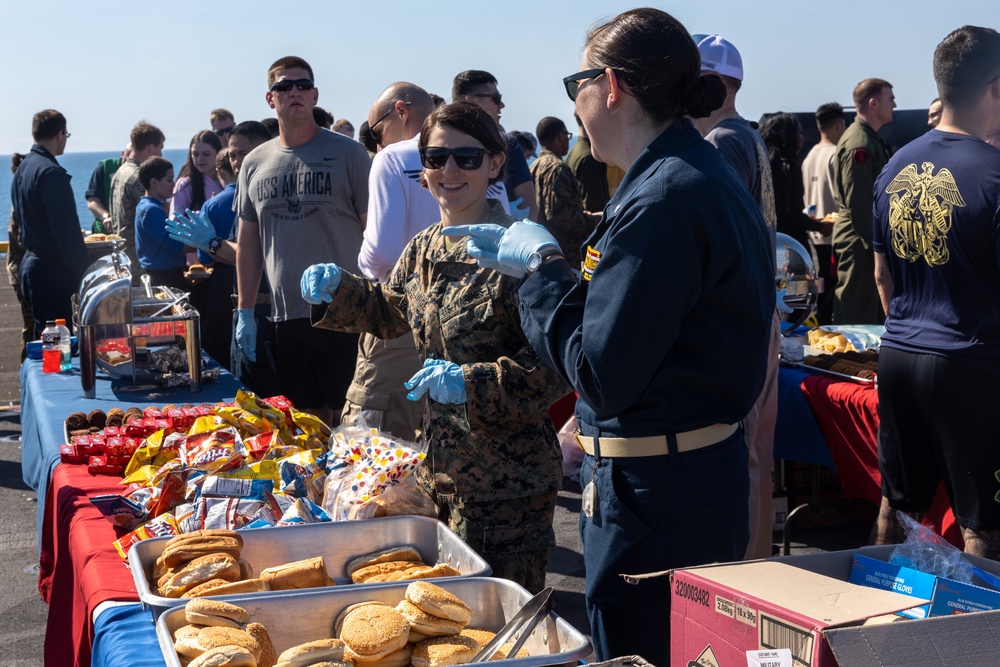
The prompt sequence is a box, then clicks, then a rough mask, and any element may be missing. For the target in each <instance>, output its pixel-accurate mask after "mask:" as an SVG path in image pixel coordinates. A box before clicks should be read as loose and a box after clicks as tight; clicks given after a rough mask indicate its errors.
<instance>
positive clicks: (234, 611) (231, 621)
mask: <svg viewBox="0 0 1000 667" xmlns="http://www.w3.org/2000/svg"><path fill="white" fill-rule="evenodd" d="M184 617H185V618H186V619H187V622H188V623H193V624H195V625H221V626H226V627H230V628H237V629H239V628H240V626H241V625H242V624H244V623H246V622H247V621H248V620H249V618H250V615H249V614H248V613H247V610H246V609H244V608H243V607H237V606H236V605H234V604H229V603H228V602H222V601H221V600H209V599H207V598H191V599H190V600H189V601H188V603H187V604H186V605H185V606H184Z"/></svg>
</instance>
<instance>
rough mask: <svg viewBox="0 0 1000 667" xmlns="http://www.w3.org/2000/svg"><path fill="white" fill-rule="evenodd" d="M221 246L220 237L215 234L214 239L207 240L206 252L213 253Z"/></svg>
mask: <svg viewBox="0 0 1000 667" xmlns="http://www.w3.org/2000/svg"><path fill="white" fill-rule="evenodd" d="M220 247H222V237H221V236H216V237H215V238H214V239H212V240H211V241H209V242H208V252H209V254H212V255H214V254H215V253H217V252H219V248H220Z"/></svg>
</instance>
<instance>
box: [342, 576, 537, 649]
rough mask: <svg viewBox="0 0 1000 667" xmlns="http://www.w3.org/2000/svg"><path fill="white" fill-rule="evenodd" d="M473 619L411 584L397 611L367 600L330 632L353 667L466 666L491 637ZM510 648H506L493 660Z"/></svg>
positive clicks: (459, 606)
mask: <svg viewBox="0 0 1000 667" xmlns="http://www.w3.org/2000/svg"><path fill="white" fill-rule="evenodd" d="M471 620H472V609H471V608H470V607H469V605H468V604H466V602H465V601H464V600H462V599H461V598H459V597H457V596H456V595H454V594H452V593H450V592H448V591H446V590H445V589H443V588H441V587H440V586H435V585H434V584H432V583H430V582H427V581H414V582H413V583H411V584H410V585H409V586H407V587H406V593H405V596H404V598H403V599H402V600H401V601H400V602H399V604H397V605H396V606H395V607H391V606H389V605H386V604H384V603H382V602H376V601H370V602H360V603H358V604H354V605H351V606H350V607H348V608H347V609H344V610H343V611H342V612H341V613H340V614H339V615H338V616H337V619H336V621H335V622H334V628H333V631H334V635H336V636H337V637H339V638H340V639H341V640H342V641H343V642H344V647H345V648H344V659H345V660H347V661H349V662H351V663H353V664H354V665H356V666H357V667H406V665H413V667H444V665H464V664H466V663H468V662H469V661H470V660H472V658H474V657H475V655H476V654H477V653H479V651H480V650H481V649H482V648H483V646H485V645H486V644H487V643H488V642H489V641H490V640H491V639H492V638H493V636H494V633H492V632H490V631H489V630H482V629H476V628H468V627H467V626H468V624H469V622H470V621H471ZM510 649H511V646H510V645H504V647H502V648H501V649H500V650H499V651H498V652H497V654H496V655H494V656H493V657H492V658H491V659H494V660H496V659H501V658H503V657H504V656H505V655H506V654H507V652H508V651H509V650H510ZM526 655H527V653H519V654H518V656H519V657H522V656H526Z"/></svg>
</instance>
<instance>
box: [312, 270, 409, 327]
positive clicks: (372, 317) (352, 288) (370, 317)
mask: <svg viewBox="0 0 1000 667" xmlns="http://www.w3.org/2000/svg"><path fill="white" fill-rule="evenodd" d="M405 300H406V299H405V295H404V294H403V293H402V292H397V291H395V290H394V289H392V288H391V287H390V285H388V284H378V283H375V282H372V281H370V280H367V279H365V278H362V277H360V276H356V275H354V274H353V273H348V272H347V271H343V272H342V273H341V277H340V287H339V288H338V289H337V291H336V292H334V294H333V301H332V302H330V303H329V304H320V305H318V306H313V307H312V309H311V311H310V315H311V317H310V319H311V321H312V325H313V326H314V327H319V328H321V329H332V330H334V331H346V332H348V333H370V334H372V335H375V336H378V337H379V338H385V339H391V338H398V337H399V336H402V335H403V334H405V333H407V332H408V331H410V323H409V322H408V321H407V319H406V310H405Z"/></svg>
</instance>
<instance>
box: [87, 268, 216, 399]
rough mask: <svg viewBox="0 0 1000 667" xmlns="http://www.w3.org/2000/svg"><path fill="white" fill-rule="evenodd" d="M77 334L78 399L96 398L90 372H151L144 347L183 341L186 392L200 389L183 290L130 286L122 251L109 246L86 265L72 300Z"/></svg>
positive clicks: (195, 320)
mask: <svg viewBox="0 0 1000 667" xmlns="http://www.w3.org/2000/svg"><path fill="white" fill-rule="evenodd" d="M73 320H74V323H75V325H76V327H77V332H78V335H79V338H80V379H81V385H82V390H83V396H84V398H95V397H96V387H95V380H96V371H97V368H101V369H102V370H103V371H104V372H106V373H107V374H108V375H110V376H111V377H113V378H130V379H131V380H132V381H133V382H134V381H136V380H137V379H138V377H139V376H140V375H141V374H142V373H146V372H152V369H151V366H150V350H151V349H152V348H155V347H159V346H164V345H176V344H180V342H181V341H183V345H184V348H185V351H186V352H187V359H188V372H189V374H190V377H191V391H199V390H200V389H201V338H200V335H199V316H198V311H197V310H195V309H194V308H192V307H191V305H190V304H189V303H188V295H187V293H186V292H181V291H179V290H176V289H172V288H170V287H162V286H159V287H153V286H150V285H148V284H147V285H146V286H145V287H133V286H132V272H131V267H130V265H129V260H128V258H127V257H126V256H125V254H124V252H121V251H120V250H115V251H113V252H112V253H111V254H110V255H106V256H104V257H101V258H100V259H98V260H97V261H96V262H94V263H93V264H91V265H90V267H89V268H88V269H87V271H86V272H85V273H84V278H83V280H82V281H81V283H80V292H79V294H77V295H76V296H74V300H73Z"/></svg>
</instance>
